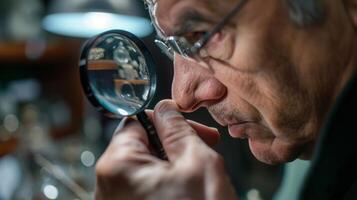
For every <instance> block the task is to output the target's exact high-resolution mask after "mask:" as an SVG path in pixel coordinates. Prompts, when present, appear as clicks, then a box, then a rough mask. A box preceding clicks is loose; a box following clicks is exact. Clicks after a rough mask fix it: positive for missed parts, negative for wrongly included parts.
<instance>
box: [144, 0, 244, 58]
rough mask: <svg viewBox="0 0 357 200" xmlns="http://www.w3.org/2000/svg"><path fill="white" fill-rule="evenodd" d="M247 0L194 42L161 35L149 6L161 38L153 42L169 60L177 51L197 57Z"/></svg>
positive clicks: (186, 56)
mask: <svg viewBox="0 0 357 200" xmlns="http://www.w3.org/2000/svg"><path fill="white" fill-rule="evenodd" d="M245 2H247V0H241V1H240V2H239V3H238V4H237V5H236V6H235V7H234V8H233V9H232V11H230V12H229V13H228V14H227V15H226V16H225V17H224V18H223V19H222V21H220V22H219V23H218V24H217V25H216V26H214V27H213V29H212V30H211V31H209V32H206V33H205V34H204V35H203V36H201V37H200V38H199V39H198V40H197V41H196V42H194V43H191V42H189V41H188V39H186V38H185V37H182V36H168V37H163V35H164V34H163V33H162V32H161V30H160V28H159V27H158V26H157V25H156V23H155V22H154V15H153V13H152V9H150V8H149V13H150V17H151V19H152V21H153V25H154V27H155V29H156V32H157V33H158V34H159V36H161V38H157V39H155V44H156V45H157V46H158V47H159V48H160V49H161V50H162V52H163V53H165V54H166V55H167V56H168V57H169V58H170V59H171V60H173V58H174V54H175V53H178V54H179V55H181V56H183V57H185V58H193V59H198V58H199V56H198V53H199V51H200V50H201V49H202V48H203V47H205V45H206V44H207V43H208V42H209V40H210V39H211V38H212V37H213V36H214V35H215V34H216V33H217V32H218V31H220V30H221V29H222V28H223V26H224V25H226V24H227V23H228V21H229V20H230V19H231V18H232V17H233V16H234V15H235V14H236V13H237V12H238V11H239V10H240V9H241V8H242V7H243V5H244V3H245ZM149 6H150V5H149Z"/></svg>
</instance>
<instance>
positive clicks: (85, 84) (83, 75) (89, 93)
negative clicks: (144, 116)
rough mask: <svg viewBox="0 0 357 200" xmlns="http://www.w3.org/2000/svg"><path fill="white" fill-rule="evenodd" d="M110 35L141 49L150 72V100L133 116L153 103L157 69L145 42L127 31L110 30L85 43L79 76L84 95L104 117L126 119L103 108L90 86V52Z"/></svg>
mask: <svg viewBox="0 0 357 200" xmlns="http://www.w3.org/2000/svg"><path fill="white" fill-rule="evenodd" d="M108 34H119V35H121V36H124V37H126V38H128V39H129V40H130V41H132V42H133V43H134V44H135V45H136V46H137V47H138V48H139V50H140V51H141V54H142V55H143V56H144V58H145V62H146V64H147V70H148V73H149V78H150V88H149V94H148V99H147V100H146V102H145V103H144V104H143V105H142V107H141V108H140V109H138V110H137V111H136V112H135V113H133V114H132V115H136V114H138V113H140V112H142V111H144V110H145V109H146V107H147V106H148V105H149V104H150V102H151V101H152V99H153V97H154V95H155V92H156V84H157V77H156V69H155V64H154V60H153V58H152V55H151V54H150V52H149V50H148V48H147V47H146V46H145V44H144V42H143V41H141V40H140V39H139V38H138V37H137V36H135V35H134V34H132V33H130V32H127V31H123V30H110V31H106V32H103V33H101V34H99V35H97V36H94V37H92V38H91V39H89V40H87V41H86V42H85V43H84V45H83V47H82V51H81V56H80V60H79V74H80V80H81V85H82V88H83V90H84V93H85V95H86V97H87V99H88V100H89V102H90V103H91V104H92V105H93V106H94V107H95V108H96V109H98V110H99V111H100V112H102V113H103V114H104V115H106V116H108V117H111V118H122V117H126V116H123V115H119V114H117V113H112V112H110V111H109V110H107V109H106V108H105V107H104V106H102V105H101V104H100V103H99V101H98V99H97V97H96V96H95V94H94V92H93V90H92V88H91V87H90V84H89V78H88V70H87V63H88V62H87V59H88V54H89V50H90V49H91V47H92V46H93V45H94V44H95V42H96V41H97V40H98V39H99V38H100V37H103V36H105V35H108Z"/></svg>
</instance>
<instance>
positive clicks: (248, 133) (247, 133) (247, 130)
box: [228, 122, 258, 139]
mask: <svg viewBox="0 0 357 200" xmlns="http://www.w3.org/2000/svg"><path fill="white" fill-rule="evenodd" d="M254 128H258V127H257V124H255V123H254V122H241V123H237V124H231V125H228V132H229V134H230V135H231V136H232V137H234V138H241V139H248V138H251V137H255V136H256V135H255V134H256V133H255V132H256V131H252V130H251V129H254Z"/></svg>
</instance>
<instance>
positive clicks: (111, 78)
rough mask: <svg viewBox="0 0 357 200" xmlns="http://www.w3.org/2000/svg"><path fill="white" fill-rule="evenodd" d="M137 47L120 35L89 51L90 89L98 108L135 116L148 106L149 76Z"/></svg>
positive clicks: (105, 37) (102, 39)
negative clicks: (99, 105)
mask: <svg viewBox="0 0 357 200" xmlns="http://www.w3.org/2000/svg"><path fill="white" fill-rule="evenodd" d="M138 49H139V48H138V47H137V45H136V44H135V43H134V42H133V41H132V40H130V39H129V38H127V37H125V36H124V35H119V34H114V33H113V34H105V35H102V36H100V37H98V38H96V40H95V41H94V43H93V44H92V45H91V47H90V48H89V49H88V57H87V73H88V82H89V85H90V88H91V89H92V91H93V94H94V96H95V97H96V99H97V101H98V102H99V104H101V105H102V106H103V107H105V109H107V110H108V111H110V112H111V113H113V114H116V115H119V116H129V115H133V114H136V113H137V112H138V111H139V110H141V109H142V107H143V105H144V104H145V103H146V102H147V100H148V97H149V92H150V88H151V87H150V75H149V72H148V69H147V66H148V64H147V63H146V60H145V57H144V55H143V54H142V52H141V51H139V50H138Z"/></svg>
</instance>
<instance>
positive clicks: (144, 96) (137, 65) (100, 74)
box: [79, 30, 167, 160]
mask: <svg viewBox="0 0 357 200" xmlns="http://www.w3.org/2000/svg"><path fill="white" fill-rule="evenodd" d="M79 66H80V76H81V82H82V86H83V89H84V92H85V94H86V95H87V97H88V100H89V101H90V102H91V103H92V104H93V105H94V106H95V107H96V108H98V109H99V110H101V111H103V112H104V113H105V114H106V115H107V116H110V117H115V118H122V117H127V116H133V115H136V117H137V119H138V121H139V122H140V123H141V124H142V126H143V127H144V129H145V130H146V133H147V136H148V140H149V142H150V144H151V146H152V147H153V151H154V152H153V153H154V154H155V155H156V156H157V157H159V158H161V159H163V160H167V156H166V153H165V150H164V148H163V147H162V144H161V141H160V139H159V137H158V135H157V133H156V130H155V127H154V126H153V124H152V123H151V121H150V119H149V118H148V116H147V115H146V113H145V112H144V110H145V109H146V108H147V105H148V104H149V103H150V101H151V100H152V99H153V97H154V94H155V89H156V73H155V72H156V71H155V65H154V62H153V60H152V57H151V55H150V53H149V51H148V49H147V48H146V47H145V45H144V44H143V42H142V41H141V40H140V39H138V38H137V37H136V36H135V35H133V34H131V33H129V32H126V31H122V30H112V31H108V32H104V33H102V34H100V35H98V36H96V37H94V38H92V39H90V40H89V41H88V42H87V43H86V44H85V45H84V48H83V50H82V54H81V60H80V63H79Z"/></svg>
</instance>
